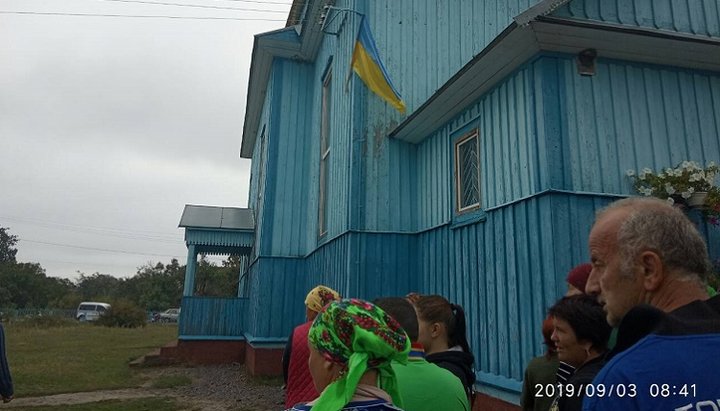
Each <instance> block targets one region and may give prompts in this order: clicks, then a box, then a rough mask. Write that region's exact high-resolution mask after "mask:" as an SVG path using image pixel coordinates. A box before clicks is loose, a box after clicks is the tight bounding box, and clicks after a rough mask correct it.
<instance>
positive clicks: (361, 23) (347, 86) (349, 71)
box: [345, 12, 365, 93]
mask: <svg viewBox="0 0 720 411" xmlns="http://www.w3.org/2000/svg"><path fill="white" fill-rule="evenodd" d="M356 13H357V12H356ZM357 14H358V15H359V16H360V24H359V25H358V29H357V32H356V33H355V41H354V42H353V51H352V55H351V56H350V66H349V67H348V75H347V78H346V79H345V93H347V92H348V91H349V85H350V78H351V77H352V72H353V60H354V59H355V48H356V47H357V42H358V36H359V35H360V30H362V25H363V20H364V19H365V15H364V14H362V13H357Z"/></svg>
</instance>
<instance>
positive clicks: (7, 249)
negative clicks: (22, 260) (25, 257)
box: [0, 227, 18, 264]
mask: <svg viewBox="0 0 720 411" xmlns="http://www.w3.org/2000/svg"><path fill="white" fill-rule="evenodd" d="M9 230H10V229H9V228H5V227H0V264H3V263H9V264H15V255H16V254H17V252H18V250H17V248H15V245H16V244H17V242H18V238H17V236H16V235H10V234H8V231H9Z"/></svg>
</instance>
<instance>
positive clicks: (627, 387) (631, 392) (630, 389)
mask: <svg viewBox="0 0 720 411" xmlns="http://www.w3.org/2000/svg"><path fill="white" fill-rule="evenodd" d="M534 388H535V393H534V394H535V397H553V398H554V397H556V396H557V397H600V398H602V397H620V398H622V397H628V398H634V397H637V396H638V395H639V394H645V395H648V396H650V397H652V398H669V397H685V398H695V397H696V396H697V385H696V384H680V385H675V384H662V383H655V384H650V385H649V386H647V387H646V389H645V391H644V393H643V392H642V391H641V389H640V388H639V387H638V386H637V384H610V385H606V384H581V385H579V386H574V385H572V384H567V385H563V384H535V387H534Z"/></svg>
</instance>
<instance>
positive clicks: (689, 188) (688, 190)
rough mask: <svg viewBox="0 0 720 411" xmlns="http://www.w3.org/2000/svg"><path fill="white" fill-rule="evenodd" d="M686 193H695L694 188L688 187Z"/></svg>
mask: <svg viewBox="0 0 720 411" xmlns="http://www.w3.org/2000/svg"><path fill="white" fill-rule="evenodd" d="M687 192H688V193H690V194H692V193H694V192H695V187H688V189H687Z"/></svg>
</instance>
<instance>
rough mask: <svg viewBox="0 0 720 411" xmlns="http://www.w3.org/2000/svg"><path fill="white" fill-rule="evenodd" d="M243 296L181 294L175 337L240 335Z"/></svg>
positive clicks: (241, 332) (241, 337)
mask: <svg viewBox="0 0 720 411" xmlns="http://www.w3.org/2000/svg"><path fill="white" fill-rule="evenodd" d="M247 303H248V300H247V298H218V297H197V296H192V297H183V299H182V310H181V311H180V320H179V325H178V338H179V339H181V340H182V339H196V340H198V339H209V340H210V339H212V340H217V339H225V340H235V339H243V338H244V337H243V332H244V331H245V318H246V313H247Z"/></svg>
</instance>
